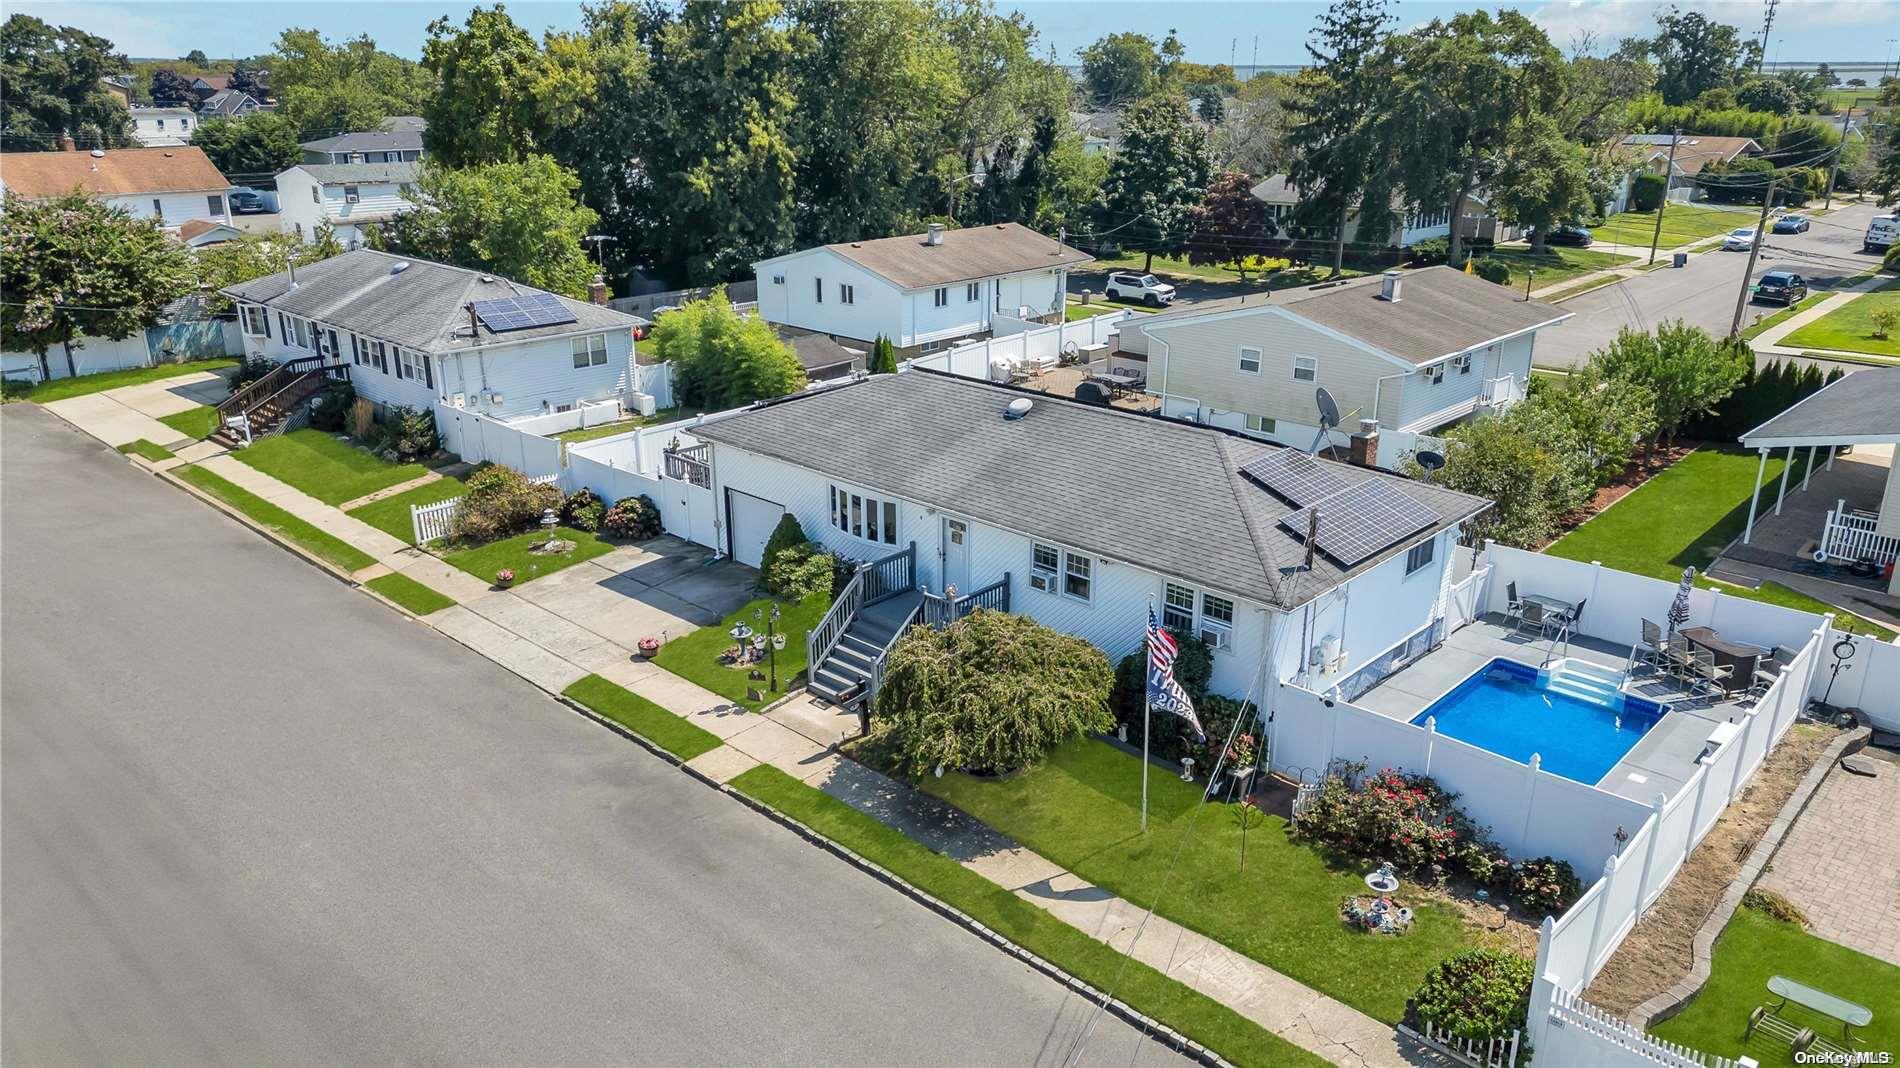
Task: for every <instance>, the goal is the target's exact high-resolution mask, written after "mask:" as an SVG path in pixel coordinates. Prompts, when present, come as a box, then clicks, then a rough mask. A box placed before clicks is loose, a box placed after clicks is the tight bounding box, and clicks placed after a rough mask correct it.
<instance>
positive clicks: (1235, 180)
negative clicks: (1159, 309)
mask: <svg viewBox="0 0 1900 1068" xmlns="http://www.w3.org/2000/svg"><path fill="white" fill-rule="evenodd" d="M1253 186H1254V179H1253V178H1251V177H1249V176H1247V175H1245V174H1241V173H1240V172H1239V171H1223V172H1222V173H1221V174H1220V175H1218V176H1216V177H1215V179H1214V180H1213V182H1211V183H1209V185H1208V187H1207V198H1206V199H1205V200H1203V201H1201V205H1200V207H1198V208H1195V209H1194V232H1193V233H1192V234H1190V235H1189V236H1188V254H1187V258H1188V262H1189V263H1192V264H1194V265H1195V266H1197V267H1198V266H1201V265H1203V264H1206V265H1216V266H1221V267H1225V268H1226V269H1228V270H1230V271H1233V272H1235V273H1237V274H1239V275H1240V280H1241V281H1243V282H1244V281H1246V280H1247V261H1248V260H1249V259H1257V258H1259V257H1262V256H1267V255H1270V254H1271V253H1272V252H1273V250H1274V240H1273V239H1274V235H1275V234H1277V233H1279V227H1278V226H1276V225H1275V224H1274V222H1273V219H1272V217H1271V216H1269V215H1268V214H1267V205H1266V203H1265V202H1264V201H1262V200H1261V199H1260V198H1259V197H1256V196H1254V195H1253Z"/></svg>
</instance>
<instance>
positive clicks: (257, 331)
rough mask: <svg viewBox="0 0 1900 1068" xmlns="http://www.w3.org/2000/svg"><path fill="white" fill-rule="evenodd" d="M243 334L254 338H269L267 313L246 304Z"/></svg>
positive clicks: (253, 305)
mask: <svg viewBox="0 0 1900 1068" xmlns="http://www.w3.org/2000/svg"><path fill="white" fill-rule="evenodd" d="M244 332H245V333H247V334H250V335H252V336H254V337H269V336H270V315H269V313H267V312H265V311H264V309H262V308H260V307H258V306H257V305H255V304H246V305H245V306H244Z"/></svg>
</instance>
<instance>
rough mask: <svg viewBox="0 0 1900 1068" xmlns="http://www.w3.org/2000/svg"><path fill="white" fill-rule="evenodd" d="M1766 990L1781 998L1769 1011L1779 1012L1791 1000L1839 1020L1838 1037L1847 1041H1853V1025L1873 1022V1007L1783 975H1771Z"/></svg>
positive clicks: (1863, 1025)
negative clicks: (1839, 1035)
mask: <svg viewBox="0 0 1900 1068" xmlns="http://www.w3.org/2000/svg"><path fill="white" fill-rule="evenodd" d="M1768 992H1769V993H1770V994H1774V995H1775V996H1777V997H1779V998H1780V999H1781V1000H1780V1001H1779V1002H1778V1003H1776V1005H1775V1006H1774V1008H1772V1009H1770V1010H1769V1011H1770V1012H1774V1013H1779V1012H1780V1011H1781V1010H1782V1009H1783V1008H1785V1007H1786V1006H1787V1004H1788V1003H1789V1002H1791V1001H1792V1002H1794V1003H1795V1004H1796V1005H1799V1006H1801V1007H1802V1008H1804V1009H1808V1010H1810V1011H1812V1012H1818V1013H1820V1014H1821V1015H1823V1016H1826V1017H1828V1018H1829V1019H1832V1020H1838V1021H1840V1025H1841V1037H1842V1038H1844V1039H1846V1040H1847V1042H1849V1043H1850V1044H1851V1043H1852V1042H1853V1041H1854V1028H1856V1027H1866V1026H1867V1025H1868V1024H1870V1023H1873V1022H1874V1010H1872V1009H1870V1008H1868V1007H1867V1006H1865V1005H1856V1004H1854V1003H1853V1002H1851V1001H1848V1000H1847V999H1846V998H1840V997H1835V996H1834V995H1833V994H1830V993H1828V992H1827V991H1825V990H1816V989H1814V988H1813V987H1811V986H1808V985H1807V984H1805V983H1797V982H1795V981H1794V980H1793V979H1790V978H1788V977H1787V976H1785V975H1775V976H1770V977H1769V979H1768Z"/></svg>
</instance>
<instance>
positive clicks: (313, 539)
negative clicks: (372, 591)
mask: <svg viewBox="0 0 1900 1068" xmlns="http://www.w3.org/2000/svg"><path fill="white" fill-rule="evenodd" d="M176 473H177V475H178V477H179V478H181V479H183V480H184V481H186V482H189V483H191V484H192V485H194V486H196V487H198V488H199V489H201V490H203V491H204V492H206V493H208V494H210V495H211V496H213V497H216V498H217V499H219V500H221V501H223V502H224V503H226V504H228V505H230V506H231V507H233V508H235V509H237V510H238V511H240V512H243V513H244V514H245V515H247V516H249V517H250V518H251V520H252V521H253V522H255V523H257V524H258V525H259V526H262V527H266V528H268V529H270V530H274V531H276V532H277V533H278V534H281V535H283V536H284V537H285V538H287V539H289V540H290V541H293V542H296V543H297V544H298V545H300V546H302V547H303V548H304V549H305V550H307V551H308V552H310V553H311V554H312V555H314V556H317V557H319V558H321V559H324V560H327V561H329V562H330V563H332V564H335V565H336V566H337V567H340V568H342V569H343V570H345V571H358V570H361V569H363V568H366V567H368V566H369V565H371V564H373V563H375V562H376V558H375V557H373V556H371V555H370V554H368V553H366V552H364V551H363V550H361V549H358V548H357V547H356V546H354V545H351V544H350V543H349V542H346V541H344V540H343V539H341V538H338V537H337V536H335V535H334V534H329V533H326V532H324V531H322V530H318V529H317V528H316V527H315V526H313V525H311V524H310V523H308V522H305V521H304V520H302V519H299V518H297V517H296V516H294V515H291V514H290V513H289V512H286V511H284V510H283V509H282V508H279V507H278V506H276V505H274V504H272V503H270V502H269V501H267V500H265V499H264V498H262V497H259V496H258V495H257V494H255V493H252V492H251V491H250V490H247V489H245V488H244V487H242V486H240V485H238V484H237V483H235V482H232V481H231V480H229V479H227V478H225V477H223V476H222V475H218V474H216V473H214V472H211V471H207V470H205V469H204V468H202V467H181V468H179V469H178V470H177V472H176Z"/></svg>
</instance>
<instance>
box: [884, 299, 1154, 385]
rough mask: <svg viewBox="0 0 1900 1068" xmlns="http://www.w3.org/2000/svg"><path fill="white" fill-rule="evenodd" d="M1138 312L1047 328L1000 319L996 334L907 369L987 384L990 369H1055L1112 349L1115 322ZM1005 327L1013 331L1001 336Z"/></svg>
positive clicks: (913, 361) (919, 359)
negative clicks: (1086, 353) (1095, 349)
mask: <svg viewBox="0 0 1900 1068" xmlns="http://www.w3.org/2000/svg"><path fill="white" fill-rule="evenodd" d="M1137 314H1140V313H1138V312H1132V311H1128V310H1126V309H1123V310H1121V311H1117V312H1111V313H1109V314H1107V315H1098V316H1095V317H1094V318H1092V319H1078V320H1076V321H1075V322H1073V323H1070V322H1061V323H1055V324H1052V325H1049V326H1035V325H1031V324H1028V323H1025V322H1022V321H1021V320H1015V319H1007V318H1006V317H1001V316H999V317H997V322H998V328H997V332H996V336H994V337H990V338H986V339H984V340H982V341H971V342H968V343H965V344H962V345H957V346H955V347H953V348H949V349H945V350H944V351H942V352H935V353H931V354H929V355H927V356H917V357H914V358H912V359H911V360H910V361H909V362H910V366H912V367H922V368H926V369H929V370H933V371H948V372H950V373H951V374H954V375H961V376H963V377H964V378H980V379H983V380H984V381H991V380H992V377H993V376H992V375H991V371H990V369H991V368H992V367H998V368H1010V369H1014V370H1029V369H1033V368H1048V367H1054V366H1056V364H1058V363H1060V362H1061V361H1062V358H1063V356H1065V355H1070V356H1078V355H1080V354H1081V353H1082V352H1083V350H1085V349H1087V348H1089V347H1090V346H1094V345H1107V346H1108V349H1109V351H1113V350H1114V348H1115V340H1116V338H1117V336H1118V335H1119V330H1120V324H1121V323H1122V322H1124V321H1125V320H1127V319H1128V317H1129V316H1132V315H1137ZM1006 329H1007V330H1011V331H1014V332H1012V333H1008V334H1005V333H1004V332H1003V331H1004V330H1006Z"/></svg>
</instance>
